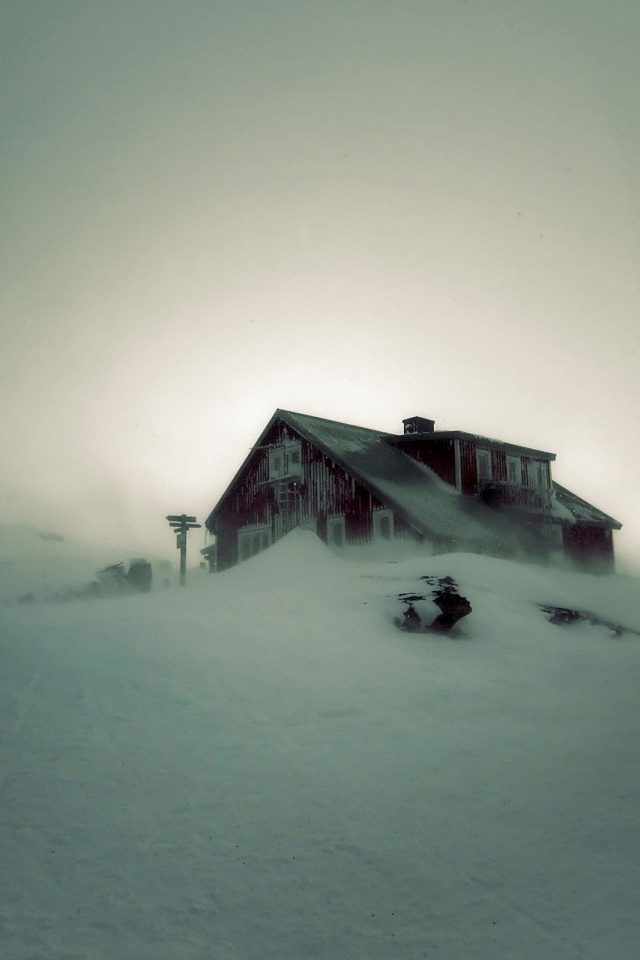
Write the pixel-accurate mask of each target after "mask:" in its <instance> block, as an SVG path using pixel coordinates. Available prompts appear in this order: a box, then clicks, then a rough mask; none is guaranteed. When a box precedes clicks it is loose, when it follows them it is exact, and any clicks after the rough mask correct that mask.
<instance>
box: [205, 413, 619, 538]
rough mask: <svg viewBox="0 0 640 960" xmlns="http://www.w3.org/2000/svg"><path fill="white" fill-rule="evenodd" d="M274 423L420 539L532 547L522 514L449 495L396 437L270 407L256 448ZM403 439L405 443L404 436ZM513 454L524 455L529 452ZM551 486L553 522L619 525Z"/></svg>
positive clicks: (530, 532) (533, 530)
mask: <svg viewBox="0 0 640 960" xmlns="http://www.w3.org/2000/svg"><path fill="white" fill-rule="evenodd" d="M278 420H279V421H281V422H282V423H284V424H286V425H287V426H289V427H290V428H291V429H292V430H293V431H295V432H296V433H298V434H299V435H300V436H302V437H304V438H305V439H306V440H308V441H309V443H311V444H312V445H313V446H314V447H316V448H317V449H319V450H320V451H321V452H322V453H324V454H325V456H327V457H329V458H330V459H331V460H334V461H335V462H336V463H337V464H339V465H340V466H341V467H342V468H343V469H344V470H345V471H346V472H347V473H348V474H349V475H350V476H352V477H354V478H355V479H356V480H358V481H359V482H360V483H361V484H362V485H363V486H364V487H365V489H367V490H369V491H370V492H371V493H372V494H373V495H374V496H375V497H377V498H378V499H379V500H380V501H381V502H383V503H385V504H387V505H388V506H389V507H390V508H391V509H393V511H394V513H396V514H397V515H398V516H399V517H400V518H401V519H403V520H404V521H405V522H406V523H407V524H408V525H409V526H410V527H413V528H414V529H415V530H416V531H418V532H419V533H421V534H424V535H427V536H431V537H434V538H437V539H440V540H442V541H448V542H450V543H451V544H455V545H457V547H458V549H460V548H461V546H462V544H464V543H467V544H469V543H473V544H474V545H478V544H484V545H486V546H487V547H493V548H495V547H497V546H498V545H503V546H510V547H513V546H514V545H515V544H516V543H520V544H522V545H524V546H527V545H529V546H531V547H533V546H535V544H536V543H539V537H540V534H539V532H538V530H537V529H536V527H535V525H532V524H531V523H530V522H529V521H528V520H527V518H526V517H524V516H523V515H521V514H519V513H516V512H515V511H514V512H509V513H508V514H507V513H500V512H499V511H497V510H495V509H494V508H493V507H489V506H487V505H486V504H484V503H481V502H480V501H479V500H477V499H475V498H474V497H463V496H461V495H460V494H459V493H458V491H457V490H455V489H454V488H453V487H452V486H450V485H449V484H447V483H445V482H444V481H443V480H441V479H440V477H438V476H437V475H436V473H435V472H434V471H433V470H431V469H429V468H428V467H426V466H424V465H423V464H421V463H419V462H418V461H417V460H414V459H412V458H411V457H410V456H409V455H408V454H406V453H404V452H403V451H402V450H401V449H400V448H399V447H398V446H396V445H395V443H393V441H394V440H399V439H401V438H400V437H398V436H396V435H395V434H391V433H386V432H383V431H380V430H373V429H371V428H369V427H360V426H356V425H354V424H349V423H342V422H340V421H337V420H327V419H325V418H324V417H314V416H309V415H308V414H304V413H296V412H294V411H291V410H276V412H275V413H274V415H273V417H272V418H271V420H270V421H269V423H268V424H267V426H266V427H265V429H264V431H263V432H262V434H261V436H260V438H259V440H258V442H257V445H256V447H260V446H261V445H262V443H263V442H264V439H265V437H266V436H267V434H268V433H269V431H270V429H271V428H272V426H273V424H274V423H275V422H276V421H278ZM430 436H434V437H444V436H451V437H453V436H457V437H468V438H471V437H472V436H474V435H472V434H462V433H456V434H449V433H447V434H446V435H445V434H443V433H435V434H430ZM407 439H411V435H409V437H407ZM474 439H484V440H485V441H486V442H495V443H497V441H488V440H487V438H479V437H475V436H474ZM389 441H391V442H389ZM505 446H508V445H505ZM256 447H254V448H253V450H255V449H256ZM519 449H522V450H524V449H527V450H528V449H529V448H519ZM530 452H536V451H530ZM537 452H539V453H540V455H541V456H546V457H549V458H552V457H554V454H543V453H542V451H537ZM252 453H253V451H252ZM252 453H250V454H249V457H247V460H245V462H244V463H243V464H242V466H241V467H240V469H239V470H238V472H237V473H236V476H235V477H234V479H233V480H232V482H231V484H230V485H229V487H228V488H227V490H226V491H225V493H224V494H223V496H222V498H221V499H220V501H219V503H218V504H217V506H216V507H215V508H214V510H213V511H212V513H211V515H210V517H209V518H208V520H207V524H209V523H210V522H211V521H212V520H213V519H214V518H215V517H216V516H217V514H218V512H219V511H220V510H221V508H222V506H223V504H224V501H225V498H226V496H227V493H229V492H230V491H231V490H232V489H233V487H234V486H235V483H236V480H237V479H238V478H239V477H240V475H241V474H242V472H243V471H244V468H245V466H246V464H247V462H248V460H249V459H250V457H251V456H252ZM556 487H557V489H558V490H559V491H560V493H559V496H558V504H557V506H556V512H555V514H554V516H555V517H556V520H559V519H562V516H564V519H565V520H569V519H571V518H573V522H576V521H581V520H582V519H585V520H586V521H587V522H591V523H599V524H602V525H606V526H613V527H617V528H619V527H620V526H621V524H618V522H617V521H616V520H613V519H612V518H611V517H608V516H607V515H606V514H604V513H602V512H601V511H599V510H597V509H596V507H593V506H591V505H590V504H588V503H587V502H586V501H584V500H581V499H580V498H579V497H576V496H575V495H574V494H571V493H570V491H568V490H566V489H565V488H564V487H558V485H556ZM569 501H570V502H569ZM561 515H562V516H561Z"/></svg>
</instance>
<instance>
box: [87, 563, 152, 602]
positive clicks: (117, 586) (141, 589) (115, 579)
mask: <svg viewBox="0 0 640 960" xmlns="http://www.w3.org/2000/svg"><path fill="white" fill-rule="evenodd" d="M96 577H97V582H96V584H95V587H94V588H93V590H92V593H93V595H94V596H104V595H109V594H114V593H119V592H120V591H122V590H135V591H137V592H138V593H148V592H149V590H151V586H152V582H153V572H152V568H151V564H150V563H149V561H148V560H144V559H142V558H137V559H135V560H131V561H130V563H129V572H128V573H127V571H126V570H125V566H124V563H112V564H110V565H109V566H108V567H104V568H103V569H102V570H98V572H97V573H96Z"/></svg>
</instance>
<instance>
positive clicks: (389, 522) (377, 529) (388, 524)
mask: <svg viewBox="0 0 640 960" xmlns="http://www.w3.org/2000/svg"><path fill="white" fill-rule="evenodd" d="M373 536H374V539H376V540H392V539H393V512H392V511H391V510H374V511H373Z"/></svg>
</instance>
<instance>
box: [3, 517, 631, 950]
mask: <svg viewBox="0 0 640 960" xmlns="http://www.w3.org/2000/svg"><path fill="white" fill-rule="evenodd" d="M388 559H390V557H389V558H388ZM423 575H437V576H444V575H451V576H453V577H454V578H455V579H456V580H457V581H458V583H459V584H460V589H461V592H462V593H464V594H465V595H466V596H467V597H468V598H469V599H470V601H471V603H472V606H473V613H472V614H471V615H470V616H469V617H468V618H467V619H465V620H463V621H462V622H461V624H460V632H459V636H458V637H457V639H454V638H450V637H446V636H436V635H413V634H405V633H402V632H400V631H398V630H397V629H396V628H395V626H394V625H393V616H394V613H396V612H398V610H397V609H396V607H395V601H394V600H393V597H394V596H395V595H396V594H397V593H400V592H404V591H407V590H416V589H419V588H420V581H419V580H418V579H417V578H418V577H420V576H423ZM89 576H91V574H90V575H89ZM537 603H558V604H562V605H566V606H570V605H574V606H578V607H580V608H586V609H589V610H590V611H592V612H593V613H595V614H597V615H598V616H600V617H602V618H603V619H610V620H615V622H618V623H621V624H623V625H624V626H627V627H629V628H632V629H636V630H637V629H640V600H639V599H638V581H637V580H634V579H631V578H625V577H617V576H612V577H607V578H594V577H587V576H582V575H576V574H568V573H558V572H557V571H549V570H544V569H542V568H539V567H535V566H524V565H517V564H514V563H510V562H507V561H500V560H491V559H487V558H482V557H476V556H470V555H463V554H450V555H444V556H438V557H413V558H407V559H403V560H401V561H399V562H397V563H390V562H384V561H380V560H379V561H377V562H365V561H364V560H362V559H357V558H356V559H354V558H353V556H350V557H349V558H347V559H345V557H337V556H335V555H334V554H332V553H331V552H330V551H328V550H327V548H325V547H324V546H323V545H322V544H321V543H320V541H318V540H317V539H316V538H315V536H313V534H311V533H305V532H301V531H297V532H295V533H294V534H292V535H290V536H289V537H287V538H285V539H284V540H283V541H281V542H280V543H278V544H276V545H275V546H274V547H272V548H270V549H269V550H267V551H266V552H265V553H264V554H262V555H260V556H258V557H255V558H253V559H252V560H250V561H247V562H246V563H244V564H242V565H240V566H239V567H237V568H235V569H233V570H229V571H226V572H225V573H223V574H218V575H216V576H213V577H209V576H208V575H205V574H202V573H201V572H199V571H194V572H192V574H191V580H190V583H189V584H188V586H187V587H186V589H184V590H178V589H167V590H163V589H161V588H159V589H155V590H154V592H153V593H152V594H149V595H145V596H131V597H127V598H124V599H113V600H91V601H77V602H74V603H67V604H58V605H53V604H33V605H31V606H29V607H19V606H12V607H8V608H4V609H3V610H2V611H1V613H0V616H1V618H2V621H1V622H2V641H1V642H2V660H3V669H2V676H1V679H0V705H1V706H0V709H1V711H2V729H3V737H4V746H3V764H2V803H3V811H2V820H1V826H0V830H1V833H2V850H3V855H2V860H1V865H0V876H1V878H2V896H1V898H0V919H1V921H2V923H3V928H2V932H1V934H0V943H1V944H2V951H1V953H2V956H3V957H4V958H6V960H35V958H38V960H45V958H46V960H63V958H64V960H72V958H73V960H80V958H83V960H84V958H91V960H107V958H108V960H112V958H114V957H117V958H118V960H176V958H180V960H195V958H198V960H201V958H202V960H204V958H216V960H217V958H221V960H222V958H224V960H227V958H229V960H236V958H239V960H258V958H259V960H271V958H273V960H276V958H277V960H306V958H321V960H334V958H335V960H342V958H343V960H351V958H354V960H355V958H358V960H360V958H361V960H378V958H388V957H389V958H390V957H399V958H403V960H409V958H424V957H426V958H429V960H432V958H434V960H513V958H518V960H578V958H581V960H585V958H589V960H591V958H592V960H603V958H605V957H606V958H615V960H637V956H638V942H640V921H639V917H640V903H639V900H640V896H639V891H640V858H639V856H638V854H639V853H640V826H639V819H638V796H639V791H640V764H639V762H638V761H639V759H640V756H639V754H640V746H639V743H640V738H639V736H638V709H637V699H638V697H637V677H638V667H639V666H640V637H636V636H635V635H633V634H624V635H623V636H622V637H621V638H617V639H615V638H613V637H612V635H611V631H609V630H608V629H607V628H605V627H597V626H591V625H588V624H574V625H571V626H566V627H560V626H554V625H552V624H550V623H548V622H547V620H546V619H545V618H544V616H543V615H542V613H541V612H540V610H539V608H538V607H537V605H536V604H537Z"/></svg>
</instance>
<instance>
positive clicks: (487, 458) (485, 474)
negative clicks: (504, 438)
mask: <svg viewBox="0 0 640 960" xmlns="http://www.w3.org/2000/svg"><path fill="white" fill-rule="evenodd" d="M476 463H477V465H478V480H479V481H481V480H491V454H490V453H489V451H488V450H476Z"/></svg>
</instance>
